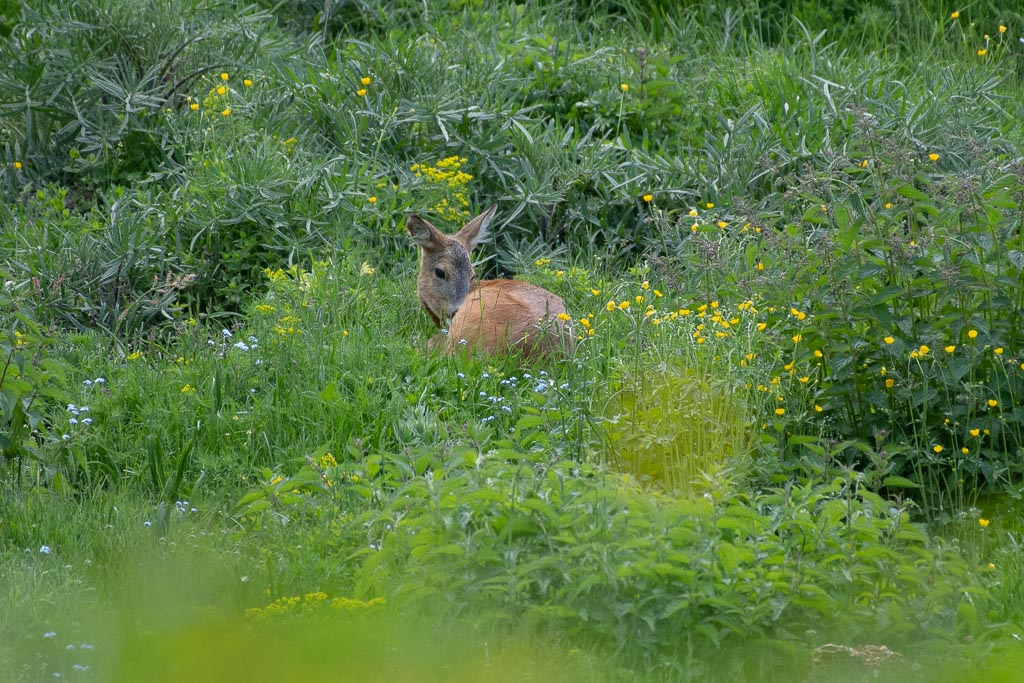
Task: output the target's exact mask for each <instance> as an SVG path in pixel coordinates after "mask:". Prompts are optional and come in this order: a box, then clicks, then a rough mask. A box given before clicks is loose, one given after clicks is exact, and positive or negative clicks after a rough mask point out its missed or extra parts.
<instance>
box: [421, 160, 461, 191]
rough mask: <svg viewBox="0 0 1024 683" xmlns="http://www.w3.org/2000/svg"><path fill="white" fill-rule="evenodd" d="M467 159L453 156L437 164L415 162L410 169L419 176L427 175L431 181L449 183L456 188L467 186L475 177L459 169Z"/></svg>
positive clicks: (448, 184) (441, 183)
mask: <svg viewBox="0 0 1024 683" xmlns="http://www.w3.org/2000/svg"><path fill="white" fill-rule="evenodd" d="M467 161H468V160H467V159H466V158H465V157H458V156H451V157H448V158H446V159H441V160H440V161H438V162H437V165H435V166H429V165H427V164H413V165H412V168H411V169H410V170H412V171H413V172H414V173H415V174H416V177H417V178H420V177H425V178H426V179H427V180H428V181H429V182H432V183H435V184H438V185H447V186H448V187H449V188H451V189H453V190H456V189H460V188H463V187H465V186H466V185H468V184H469V181H470V180H472V179H473V176H471V175H469V174H468V173H465V172H464V171H460V170H459V169H460V168H462V165H463V164H465V163H467Z"/></svg>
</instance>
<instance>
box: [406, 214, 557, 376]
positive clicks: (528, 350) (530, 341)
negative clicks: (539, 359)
mask: <svg viewBox="0 0 1024 683" xmlns="http://www.w3.org/2000/svg"><path fill="white" fill-rule="evenodd" d="M495 209H496V207H493V206H492V207H491V208H490V209H488V210H487V211H485V212H484V213H482V214H480V215H479V216H477V217H476V218H474V219H473V220H471V221H470V222H469V223H467V224H466V225H465V227H463V228H462V229H461V230H459V232H457V233H456V234H454V235H451V236H448V235H445V234H444V233H442V232H440V231H439V230H438V229H437V228H435V227H434V226H433V225H431V224H430V223H428V222H427V221H425V220H423V219H422V218H420V217H419V216H416V215H411V216H409V219H408V220H407V221H406V228H407V229H408V231H409V234H410V235H411V236H412V238H413V241H415V242H416V243H417V244H419V246H420V249H421V252H420V272H419V277H418V278H417V286H416V289H417V293H418V295H419V299H420V303H421V304H422V305H423V308H424V309H426V311H427V313H428V314H429V315H430V317H431V319H432V320H433V321H434V324H435V325H437V326H438V327H443V325H444V323H445V321H447V320H448V319H449V318H450V320H451V322H450V325H449V327H448V336H447V338H445V337H443V336H439V337H435V338H434V339H431V341H430V347H431V348H435V347H437V346H438V345H440V346H441V347H442V348H444V349H445V351H447V352H448V353H454V352H455V351H457V350H458V349H460V348H466V349H468V350H470V351H482V352H485V353H494V354H501V353H507V352H509V351H511V350H513V349H515V350H518V351H520V352H522V353H523V354H524V355H526V356H540V355H547V354H550V353H553V352H564V353H567V354H572V352H573V351H574V349H575V346H576V339H575V336H574V334H573V330H572V325H571V322H570V321H568V320H563V319H561V318H559V317H558V315H559V314H563V315H566V316H567V315H568V312H567V311H566V309H565V304H564V303H563V302H562V300H561V299H560V298H559V297H557V296H555V295H554V294H552V293H551V292H549V291H547V290H546V289H544V288H542V287H538V286H536V285H532V284H530V283H528V282H521V281H519V280H484V281H482V282H477V281H475V280H474V274H473V267H472V264H471V262H470V260H469V252H470V251H472V250H473V248H474V247H476V245H477V244H478V243H479V242H480V241H481V240H482V239H483V238H484V237H485V236H486V234H487V227H488V225H489V224H490V222H491V219H493V217H494V212H495ZM442 275H443V276H442Z"/></svg>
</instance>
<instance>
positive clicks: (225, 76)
mask: <svg viewBox="0 0 1024 683" xmlns="http://www.w3.org/2000/svg"><path fill="white" fill-rule="evenodd" d="M229 78H231V77H230V76H228V72H227V71H225V72H223V73H222V74H221V75H220V80H222V81H226V80H228V79H229Z"/></svg>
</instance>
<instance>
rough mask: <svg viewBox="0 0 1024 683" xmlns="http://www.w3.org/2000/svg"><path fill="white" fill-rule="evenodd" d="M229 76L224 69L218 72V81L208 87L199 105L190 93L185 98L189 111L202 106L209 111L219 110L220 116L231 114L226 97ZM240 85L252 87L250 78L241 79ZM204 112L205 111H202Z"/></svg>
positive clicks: (229, 89) (229, 87)
mask: <svg viewBox="0 0 1024 683" xmlns="http://www.w3.org/2000/svg"><path fill="white" fill-rule="evenodd" d="M230 78H231V74H229V73H228V72H226V71H223V72H221V74H220V81H221V82H220V83H218V84H217V85H215V86H213V87H212V88H210V90H209V91H208V92H207V93H206V97H205V98H204V99H203V101H202V104H201V105H200V102H199V100H197V99H194V98H193V97H192V96H191V95H189V96H188V97H186V98H185V101H186V102H188V108H189V109H190V110H191V111H199V109H200V108H204V109H206V110H210V111H216V110H218V109H219V110H220V114H221V116H231V107H230V106H229V105H228V101H227V97H228V94H229V93H230V92H232V90H231V86H229V85H227V82H228V80H229V79H230ZM242 85H244V86H245V87H246V88H251V87H252V79H251V78H245V79H242ZM204 113H205V112H204Z"/></svg>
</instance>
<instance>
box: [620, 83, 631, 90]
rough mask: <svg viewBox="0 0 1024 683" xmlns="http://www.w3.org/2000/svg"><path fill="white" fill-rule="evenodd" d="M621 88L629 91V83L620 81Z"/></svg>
mask: <svg viewBox="0 0 1024 683" xmlns="http://www.w3.org/2000/svg"><path fill="white" fill-rule="evenodd" d="M619 90H621V91H622V92H629V84H627V83H619Z"/></svg>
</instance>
